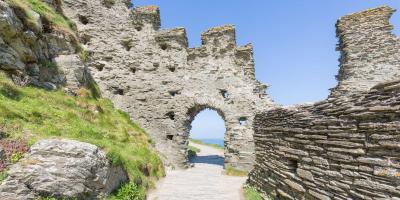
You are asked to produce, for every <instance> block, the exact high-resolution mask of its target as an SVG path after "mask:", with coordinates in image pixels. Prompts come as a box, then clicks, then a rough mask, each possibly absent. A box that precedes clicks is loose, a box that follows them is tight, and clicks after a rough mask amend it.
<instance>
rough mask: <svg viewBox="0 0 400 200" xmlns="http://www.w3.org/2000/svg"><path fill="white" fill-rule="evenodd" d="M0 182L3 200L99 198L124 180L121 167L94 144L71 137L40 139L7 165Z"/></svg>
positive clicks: (124, 173)
mask: <svg viewBox="0 0 400 200" xmlns="http://www.w3.org/2000/svg"><path fill="white" fill-rule="evenodd" d="M7 173H8V177H7V179H6V180H4V181H3V182H2V184H1V185H0V197H1V199H4V200H16V199H18V200H19V199H21V200H27V199H36V198H38V197H39V196H53V197H57V198H60V199H63V198H71V199H73V198H76V199H101V198H104V197H105V196H106V195H107V194H109V193H110V192H111V191H113V190H114V189H115V188H117V187H118V186H119V185H120V184H121V183H122V182H125V181H127V174H126V172H125V171H124V170H123V169H122V168H121V167H114V166H111V164H110V162H109V161H108V160H107V158H106V155H105V153H104V152H102V151H101V150H100V149H99V148H97V147H96V146H94V145H91V144H87V143H82V142H77V141H72V140H42V141H39V142H38V143H36V144H34V145H33V146H32V147H31V149H30V151H29V153H27V155H25V157H24V158H23V159H22V160H20V161H19V162H18V163H17V164H15V165H13V166H11V167H10V170H9V171H8V172H7Z"/></svg>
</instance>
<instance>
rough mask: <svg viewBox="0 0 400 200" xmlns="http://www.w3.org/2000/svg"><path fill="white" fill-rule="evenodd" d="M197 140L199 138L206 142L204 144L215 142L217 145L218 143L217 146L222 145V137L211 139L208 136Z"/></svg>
mask: <svg viewBox="0 0 400 200" xmlns="http://www.w3.org/2000/svg"><path fill="white" fill-rule="evenodd" d="M195 139H197V138H195ZM198 140H201V141H203V142H204V143H206V144H217V145H219V146H221V147H224V139H211V138H208V139H204V138H203V139H201V138H200V139H198Z"/></svg>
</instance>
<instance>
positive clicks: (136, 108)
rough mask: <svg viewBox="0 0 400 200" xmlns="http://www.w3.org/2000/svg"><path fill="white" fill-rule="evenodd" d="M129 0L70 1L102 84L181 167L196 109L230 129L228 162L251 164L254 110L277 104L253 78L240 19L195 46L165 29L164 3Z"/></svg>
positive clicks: (175, 31)
mask: <svg viewBox="0 0 400 200" xmlns="http://www.w3.org/2000/svg"><path fill="white" fill-rule="evenodd" d="M110 2H111V3H110ZM127 2H129V1H125V0H124V1H121V0H115V1H103V0H90V1H88V0H64V5H63V10H64V11H65V14H66V15H67V16H68V17H70V18H71V19H73V20H74V21H76V22H77V27H78V31H79V34H80V38H81V39H82V43H84V44H85V46H86V48H87V50H88V52H89V54H90V56H89V61H88V66H89V69H90V72H91V74H92V76H93V77H94V79H95V80H96V82H97V83H98V84H99V86H100V89H101V90H102V91H103V93H104V94H105V95H106V96H107V97H109V98H110V99H112V101H113V102H114V103H115V104H116V105H117V106H118V107H119V108H121V109H123V110H124V111H126V112H128V113H129V114H130V116H131V117H132V119H133V120H134V121H136V122H138V123H139V124H140V125H141V126H142V127H144V128H145V129H146V131H147V132H149V133H150V135H151V136H152V138H153V140H154V141H155V143H156V147H157V149H158V150H159V151H160V152H161V153H162V154H163V155H165V157H166V159H165V160H166V162H167V163H170V164H174V165H176V166H181V167H184V166H186V165H187V156H186V154H187V143H188V137H189V131H190V128H191V126H190V124H191V122H192V120H193V119H194V117H195V115H196V114H198V113H199V112H200V111H202V110H204V109H206V108H209V109H214V110H216V111H217V112H218V113H219V114H220V115H221V116H222V118H223V119H224V120H225V125H226V130H227V131H226V135H225V163H226V165H230V166H233V167H236V168H239V169H243V170H249V169H250V168H251V167H252V163H253V160H254V141H253V128H252V123H253V117H254V113H255V112H257V111H258V109H259V108H265V107H268V106H273V104H272V102H271V101H270V100H269V98H268V97H267V96H266V94H265V89H266V86H265V85H263V84H262V83H260V82H258V81H257V80H256V79H255V75H254V73H255V72H254V60H253V52H252V51H253V48H252V46H251V45H250V44H249V45H245V46H241V47H238V46H237V45H236V40H235V28H234V26H232V25H225V26H221V27H215V28H212V29H210V30H208V31H206V32H205V33H203V34H202V36H201V38H202V46H201V47H197V48H189V47H188V40H187V37H186V32H185V29H184V28H174V29H160V11H159V9H158V7H155V6H146V7H138V8H135V9H133V10H131V9H129V8H128V6H129V3H127ZM241 121H246V123H240V122H241Z"/></svg>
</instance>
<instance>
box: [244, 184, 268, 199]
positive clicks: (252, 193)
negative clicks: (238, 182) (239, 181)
mask: <svg viewBox="0 0 400 200" xmlns="http://www.w3.org/2000/svg"><path fill="white" fill-rule="evenodd" d="M243 190H244V197H245V200H264V198H263V196H262V195H261V194H260V193H259V192H258V191H257V190H256V189H255V188H253V187H250V186H245V187H244V188H243Z"/></svg>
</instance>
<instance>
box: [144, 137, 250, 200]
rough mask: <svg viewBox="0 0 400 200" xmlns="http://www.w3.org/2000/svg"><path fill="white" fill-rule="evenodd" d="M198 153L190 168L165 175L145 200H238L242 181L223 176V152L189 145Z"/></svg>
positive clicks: (242, 178) (238, 178) (237, 178)
mask: <svg viewBox="0 0 400 200" xmlns="http://www.w3.org/2000/svg"><path fill="white" fill-rule="evenodd" d="M190 145H192V146H195V147H197V148H199V149H200V150H201V151H200V153H198V154H197V157H196V158H195V159H193V161H192V162H193V163H194V164H195V166H194V167H192V168H190V169H186V170H171V171H167V176H166V177H165V178H164V179H162V180H160V181H159V182H158V183H157V185H156V189H155V190H154V191H152V192H150V194H149V196H148V200H241V199H243V197H242V191H241V188H242V186H243V184H244V182H245V181H246V177H233V176H226V175H223V174H222V173H223V171H224V170H223V164H224V158H223V151H222V150H219V149H215V148H212V147H208V146H205V145H199V144H194V143H191V144H190Z"/></svg>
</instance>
